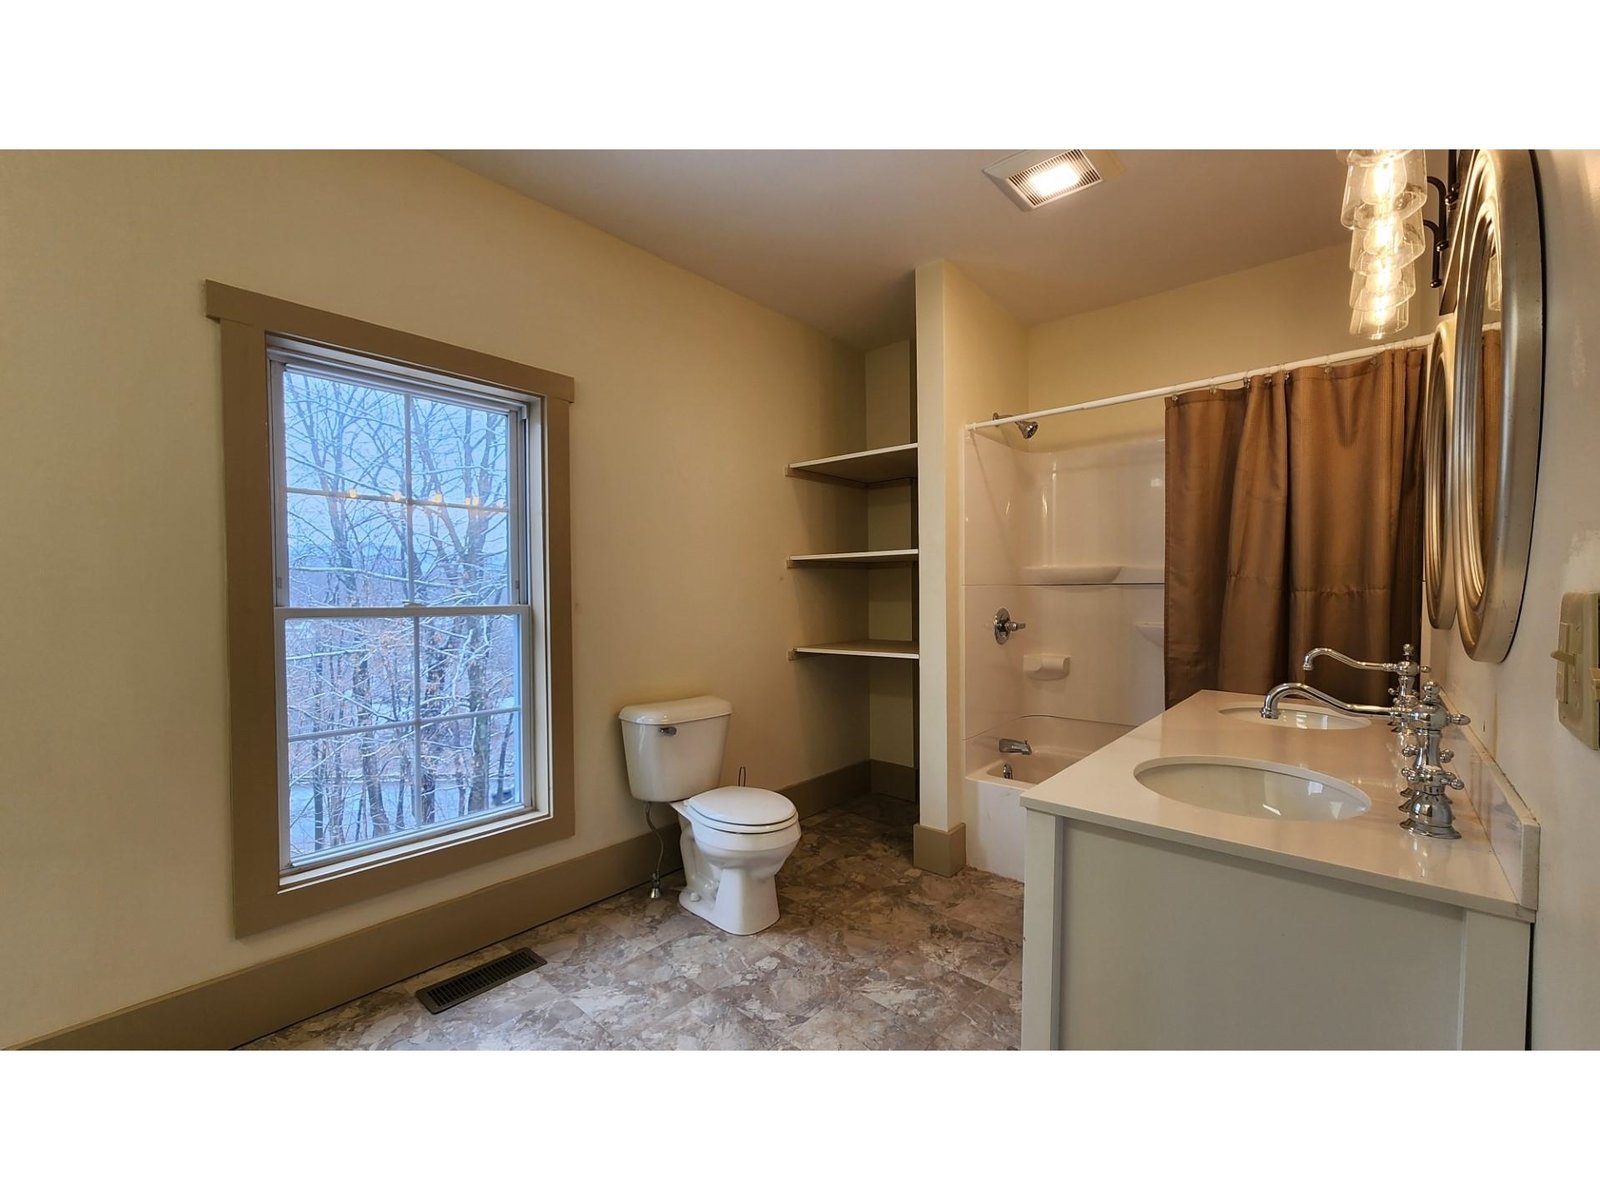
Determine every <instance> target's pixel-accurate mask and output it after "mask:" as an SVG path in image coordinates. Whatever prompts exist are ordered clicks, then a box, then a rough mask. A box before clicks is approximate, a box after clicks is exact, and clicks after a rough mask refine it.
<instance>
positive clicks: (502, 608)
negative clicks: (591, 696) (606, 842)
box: [268, 344, 547, 875]
mask: <svg viewBox="0 0 1600 1200" xmlns="http://www.w3.org/2000/svg"><path fill="white" fill-rule="evenodd" d="M268 357H269V359H270V361H271V367H270V370H271V396H272V407H273V413H274V416H275V417H276V418H277V429H276V437H275V443H276V444H275V447H274V449H275V450H276V455H275V458H276V470H275V472H274V474H275V476H276V481H277V484H278V489H277V495H278V501H277V505H276V512H275V517H276V525H277V530H278V545H277V569H276V571H275V572H274V586H275V588H276V593H277V595H276V608H277V616H278V640H279V646H280V654H281V659H282V661H281V663H280V667H279V681H280V682H279V686H280V688H281V693H282V694H281V699H282V710H281V713H280V720H281V722H282V726H281V729H282V755H283V761H282V764H281V767H280V772H279V787H280V805H281V810H280V820H281V822H282V827H281V835H280V843H281V850H282V855H283V859H282V863H281V867H282V869H283V871H284V873H285V874H286V875H289V874H293V873H296V872H299V871H302V870H306V869H315V868H316V867H318V866H322V865H325V864H329V863H334V862H338V861H341V860H346V859H350V858H352V857H356V856H363V855H369V854H372V853H374V852H377V851H380V850H384V849H388V848H391V847H398V846H401V845H404V844H407V843H413V842H417V841H421V840H427V839H432V838H436V837H438V836H439V835H440V834H443V833H445V832H447V831H452V830H461V829H465V828H467V827H470V826H477V825H482V824H487V823H491V822H495V821H503V820H505V819H507V818H508V817H519V816H526V815H528V814H537V813H539V812H541V811H543V810H544V808H545V807H546V791H547V789H546V788H545V786H544V777H543V775H542V773H541V772H540V771H539V770H538V769H537V767H538V747H537V739H530V738H529V737H528V733H529V732H530V730H532V729H533V728H534V727H535V726H536V724H537V722H538V721H539V720H540V719H541V716H542V713H541V711H540V709H541V707H542V706H540V705H539V704H538V703H537V699H536V698H537V695H538V690H539V689H538V688H537V687H536V686H534V683H535V679H534V677H535V675H536V674H537V669H538V668H537V663H536V661H535V660H536V656H535V655H534V654H533V653H531V651H532V649H533V646H534V642H535V634H536V619H537V618H536V615H535V613H534V610H533V607H532V605H531V604H530V603H529V596H530V595H531V594H532V593H533V592H534V591H536V590H538V582H539V581H538V580H537V578H534V577H533V576H534V568H536V566H537V565H538V564H540V563H542V561H543V554H542V550H541V546H540V544H539V541H540V535H541V532H542V530H541V527H540V524H539V522H538V521H537V520H535V519H531V518H532V517H533V516H534V506H533V505H532V504H531V503H530V499H529V498H530V496H531V495H536V494H538V493H539V492H540V491H541V489H540V486H539V480H538V478H537V472H536V465H537V464H538V463H539V462H540V455H539V453H538V448H537V446H536V445H530V439H531V438H533V437H535V436H536V435H537V432H538V427H537V422H536V420H535V419H530V407H531V406H533V405H534V404H535V403H536V401H535V400H534V398H532V397H518V396H515V395H513V394H510V393H506V392H502V391H499V390H498V389H489V388H468V387H466V386H464V385H461V384H452V383H451V382H450V381H447V380H444V379H441V378H437V377H435V378H429V377H428V376H427V375H425V374H423V373H411V372H408V373H405V374H399V373H396V372H395V371H394V370H393V369H388V370H385V369H382V368H381V367H380V366H378V365H370V364H363V363H360V362H359V360H355V361H352V360H350V358H349V356H340V357H339V358H334V357H331V356H328V355H326V354H317V353H315V352H313V351H310V350H308V349H301V348H297V347H295V346H293V345H292V344H274V345H272V347H271V348H270V349H269V351H268Z"/></svg>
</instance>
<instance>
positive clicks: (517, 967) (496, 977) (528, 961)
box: [417, 950, 544, 1013]
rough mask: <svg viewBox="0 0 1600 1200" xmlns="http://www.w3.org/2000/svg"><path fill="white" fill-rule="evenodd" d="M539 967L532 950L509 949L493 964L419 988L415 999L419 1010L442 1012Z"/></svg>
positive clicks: (539, 961)
mask: <svg viewBox="0 0 1600 1200" xmlns="http://www.w3.org/2000/svg"><path fill="white" fill-rule="evenodd" d="M542 966H544V959H542V958H540V957H539V956H538V955H537V954H535V953H534V952H533V951H532V950H513V951H512V952H511V953H510V954H504V955H501V956H500V957H499V958H497V959H495V960H494V961H493V962H486V963H484V964H483V965H482V966H481V967H473V968H472V969H471V970H468V971H463V972H461V974H459V975H452V976H450V978H449V979H446V980H443V981H441V982H439V983H436V984H434V985H433V986H432V987H425V988H423V989H422V990H421V991H420V992H418V993H417V999H418V1000H420V1001H422V1007H423V1008H425V1009H427V1010H428V1011H429V1012H431V1013H442V1012H443V1011H444V1010H445V1009H447V1008H454V1007H455V1006H456V1005H458V1004H460V1003H461V1002H462V1001H463V1000H471V999H472V998H473V997H474V996H481V995H482V994H483V993H484V992H487V991H488V990H489V989H490V988H495V987H499V986H500V985H501V984H502V983H504V982H505V981H506V980H508V979H515V978H516V977H517V976H518V975H526V974H527V973H528V972H529V971H533V970H536V969H538V968H539V967H542Z"/></svg>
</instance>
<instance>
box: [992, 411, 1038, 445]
mask: <svg viewBox="0 0 1600 1200" xmlns="http://www.w3.org/2000/svg"><path fill="white" fill-rule="evenodd" d="M994 419H995V420H996V421H998V420H999V419H1000V414H999V413H995V415H994ZM1011 423H1012V424H1013V425H1015V426H1016V427H1017V428H1018V429H1020V430H1022V438H1023V440H1024V441H1026V440H1027V439H1028V438H1031V437H1032V436H1033V435H1034V434H1036V433H1038V432H1039V422H1037V421H1013V422H1011Z"/></svg>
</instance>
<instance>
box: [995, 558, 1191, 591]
mask: <svg viewBox="0 0 1600 1200" xmlns="http://www.w3.org/2000/svg"><path fill="white" fill-rule="evenodd" d="M1165 581H1166V572H1165V570H1164V569H1163V568H1161V567H1159V566H1157V567H1127V566H1120V565H1117V564H1111V563H1107V564H1100V565H1085V564H1081V563H1071V564H1069V563H1041V564H1038V565H1036V566H1031V567H1023V568H1022V582H1023V583H1039V584H1047V585H1054V586H1057V587H1106V586H1108V585H1118V586H1126V585H1129V584H1152V583H1164V582H1165Z"/></svg>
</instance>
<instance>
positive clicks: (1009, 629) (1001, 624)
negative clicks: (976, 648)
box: [994, 608, 1028, 646]
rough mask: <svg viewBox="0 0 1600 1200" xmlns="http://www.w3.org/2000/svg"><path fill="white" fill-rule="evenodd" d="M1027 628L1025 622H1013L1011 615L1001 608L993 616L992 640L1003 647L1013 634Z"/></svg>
mask: <svg viewBox="0 0 1600 1200" xmlns="http://www.w3.org/2000/svg"><path fill="white" fill-rule="evenodd" d="M1027 627H1028V623H1027V622H1026V621H1013V620H1012V619H1011V614H1010V613H1009V612H1008V611H1007V610H1005V609H1003V608H1002V609H1000V610H999V611H998V612H997V613H995V614H994V640H995V641H996V642H997V643H998V644H999V645H1002V646H1004V645H1005V644H1006V639H1007V638H1009V637H1010V636H1011V635H1012V634H1013V633H1015V632H1017V630H1019V629H1026V628H1027Z"/></svg>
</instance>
